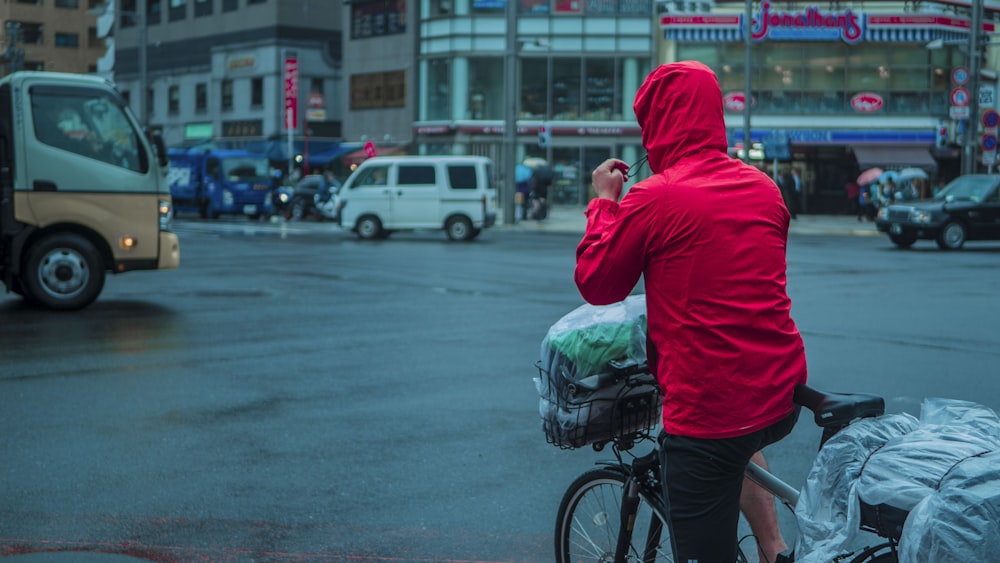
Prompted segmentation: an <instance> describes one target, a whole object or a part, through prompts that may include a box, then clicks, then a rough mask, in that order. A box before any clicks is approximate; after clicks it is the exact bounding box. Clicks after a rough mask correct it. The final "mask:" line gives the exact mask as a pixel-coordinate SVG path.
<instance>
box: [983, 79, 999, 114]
mask: <svg viewBox="0 0 1000 563" xmlns="http://www.w3.org/2000/svg"><path fill="white" fill-rule="evenodd" d="M996 99H997V89H996V86H994V85H993V84H983V85H982V86H980V87H979V107H981V108H991V107H993V106H995V105H996Z"/></svg>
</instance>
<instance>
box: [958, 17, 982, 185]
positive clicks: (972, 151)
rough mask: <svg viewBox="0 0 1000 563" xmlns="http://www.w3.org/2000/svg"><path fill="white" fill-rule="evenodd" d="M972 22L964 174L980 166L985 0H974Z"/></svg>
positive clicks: (963, 148)
mask: <svg viewBox="0 0 1000 563" xmlns="http://www.w3.org/2000/svg"><path fill="white" fill-rule="evenodd" d="M971 8H972V22H971V25H970V26H969V27H970V30H969V74H970V75H971V76H970V77H969V89H970V90H971V91H970V92H969V123H968V125H967V126H966V128H965V142H964V144H963V145H962V174H975V173H976V170H977V168H978V166H977V163H976V154H977V153H978V152H979V151H978V150H976V147H977V146H978V145H979V122H980V120H981V117H980V115H979V81H980V77H979V73H980V72H981V69H982V64H981V63H982V53H980V48H979V39H980V36H981V35H982V33H983V0H972V4H971Z"/></svg>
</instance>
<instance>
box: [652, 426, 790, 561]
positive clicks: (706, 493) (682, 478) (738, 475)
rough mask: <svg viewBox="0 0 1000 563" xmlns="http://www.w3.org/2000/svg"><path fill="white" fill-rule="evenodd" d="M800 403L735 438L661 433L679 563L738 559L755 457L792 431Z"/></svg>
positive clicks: (665, 476)
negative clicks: (745, 490) (747, 479)
mask: <svg viewBox="0 0 1000 563" xmlns="http://www.w3.org/2000/svg"><path fill="white" fill-rule="evenodd" d="M799 410H800V408H799V407H795V410H794V411H792V414H790V415H789V416H787V417H786V418H784V419H782V420H780V421H778V422H777V423H775V424H773V425H771V426H769V427H767V428H764V429H762V430H758V431H757V432H753V433H750V434H747V435H745V436H738V437H735V438H725V439H719V440H707V439H701V438H688V437H685V436H676V435H673V434H666V433H663V434H660V437H659V442H660V463H661V472H662V473H661V477H662V479H663V483H664V489H665V491H664V497H665V500H666V504H667V509H668V510H669V513H670V520H671V521H670V527H671V530H670V537H671V541H672V542H673V544H674V554H675V560H676V561H678V562H685V563H689V562H697V563H716V562H719V563H731V562H733V561H736V533H737V525H738V522H739V514H740V511H739V506H740V490H741V488H742V485H743V473H744V470H745V469H746V466H747V463H748V462H749V461H750V457H751V456H752V455H753V454H754V453H755V452H757V451H759V450H761V449H763V448H764V446H767V445H768V444H773V443H774V442H777V441H778V440H780V439H782V438H784V437H785V436H787V435H788V433H789V432H791V431H792V428H793V427H794V426H795V422H796V421H797V420H798V418H799Z"/></svg>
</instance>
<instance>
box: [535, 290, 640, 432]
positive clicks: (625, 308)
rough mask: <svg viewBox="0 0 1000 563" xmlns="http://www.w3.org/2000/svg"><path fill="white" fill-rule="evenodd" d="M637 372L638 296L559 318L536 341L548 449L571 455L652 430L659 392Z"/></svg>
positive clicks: (585, 308)
mask: <svg viewBox="0 0 1000 563" xmlns="http://www.w3.org/2000/svg"><path fill="white" fill-rule="evenodd" d="M645 366H646V297H645V295H634V296H630V297H628V298H626V299H625V300H624V301H621V302H619V303H615V304H612V305H605V306H596V305H581V306H580V307H578V308H576V309H574V310H573V311H571V312H569V313H568V314H566V315H565V316H563V317H562V318H561V319H559V321H557V322H556V323H555V324H554V325H552V327H551V328H549V330H548V333H547V334H546V335H545V338H544V339H543V340H542V345H541V357H540V360H539V363H538V371H539V376H538V377H537V378H535V385H536V388H537V389H538V394H539V397H540V399H539V414H540V415H541V418H542V425H543V428H544V430H545V434H546V438H547V439H548V440H549V442H550V443H553V444H556V445H558V446H560V447H566V448H577V447H580V446H583V445H586V444H589V443H593V442H596V441H601V440H607V439H610V438H611V437H612V436H614V435H620V434H623V433H627V432H633V431H637V430H642V429H644V428H648V427H649V426H651V425H653V424H655V423H656V422H657V421H658V420H659V412H660V399H659V386H658V384H657V383H656V380H655V378H653V376H652V375H651V374H650V373H649V371H648V369H646V367H645Z"/></svg>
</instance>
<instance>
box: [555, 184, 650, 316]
mask: <svg viewBox="0 0 1000 563" xmlns="http://www.w3.org/2000/svg"><path fill="white" fill-rule="evenodd" d="M628 195H632V194H631V192H630V193H629V194H628ZM628 195H627V196H626V199H625V200H623V201H622V204H621V205H619V204H618V203H617V202H614V201H611V200H609V199H594V200H592V201H591V202H590V204H589V205H588V206H587V212H586V213H587V230H586V232H585V233H584V235H583V240H581V241H580V244H579V245H578V246H577V247H576V271H575V273H574V276H573V277H574V280H575V281H576V287H577V288H578V289H579V290H580V295H581V296H582V297H583V298H584V300H586V301H587V302H588V303H590V304H592V305H609V304H611V303H617V302H619V301H621V300H623V299H625V298H626V297H628V295H629V294H630V293H631V292H632V289H633V288H635V285H636V284H637V283H638V282H639V277H640V276H641V275H642V271H643V268H644V267H645V247H646V232H647V230H646V229H645V228H644V227H642V224H641V223H642V220H641V218H640V217H639V216H638V214H636V213H634V210H635V209H636V206H634V205H630V203H631V202H629V201H628V200H629V199H630V198H629V197H628Z"/></svg>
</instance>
